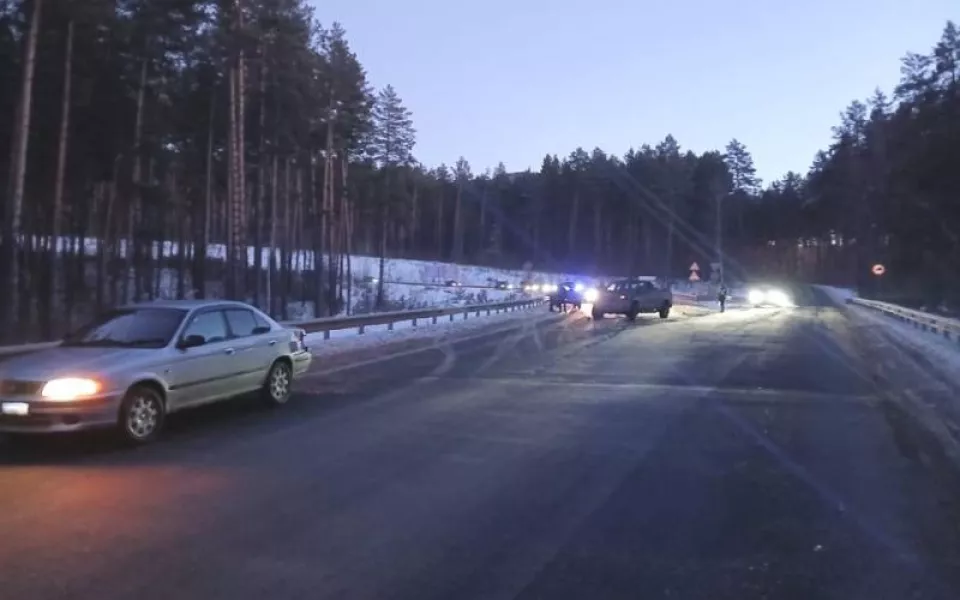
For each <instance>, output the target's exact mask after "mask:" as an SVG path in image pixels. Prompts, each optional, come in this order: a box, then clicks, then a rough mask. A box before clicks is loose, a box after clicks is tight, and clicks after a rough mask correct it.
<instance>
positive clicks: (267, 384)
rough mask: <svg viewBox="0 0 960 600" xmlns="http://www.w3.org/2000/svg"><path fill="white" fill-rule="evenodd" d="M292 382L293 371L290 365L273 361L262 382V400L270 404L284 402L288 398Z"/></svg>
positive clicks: (275, 404)
mask: <svg viewBox="0 0 960 600" xmlns="http://www.w3.org/2000/svg"><path fill="white" fill-rule="evenodd" d="M292 383H293V371H292V370H291V369H290V365H288V364H287V363H285V362H283V361H277V362H275V363H273V366H272V367H270V372H269V373H268V374H267V379H266V381H264V382H263V391H262V394H263V400H264V401H265V402H266V403H267V404H269V405H271V406H280V405H282V404H286V403H287V400H289V399H290V388H291V384H292Z"/></svg>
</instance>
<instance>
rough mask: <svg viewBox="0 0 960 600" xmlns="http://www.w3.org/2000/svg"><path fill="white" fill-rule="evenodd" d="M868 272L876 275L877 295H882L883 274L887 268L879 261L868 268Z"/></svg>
mask: <svg viewBox="0 0 960 600" xmlns="http://www.w3.org/2000/svg"><path fill="white" fill-rule="evenodd" d="M870 272H871V273H873V274H874V275H875V276H876V277H877V295H878V296H882V295H883V274H884V273H886V272H887V268H886V267H885V266H883V265H882V264H881V263H877V264H875V265H873V267H872V268H871V269H870Z"/></svg>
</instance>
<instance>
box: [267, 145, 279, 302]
mask: <svg viewBox="0 0 960 600" xmlns="http://www.w3.org/2000/svg"><path fill="white" fill-rule="evenodd" d="M278 175H279V164H278V160H277V155H276V154H274V155H273V176H272V177H271V178H270V241H269V244H268V248H267V251H268V252H269V257H268V258H269V260H268V262H267V289H266V293H267V312H268V314H270V315H271V316H272V315H274V314H276V313H275V312H274V311H275V309H274V306H273V277H274V274H275V273H276V270H277V269H276V264H277V250H276V248H277V221H278V217H279V215H278V212H277V207H278V203H277V180H278Z"/></svg>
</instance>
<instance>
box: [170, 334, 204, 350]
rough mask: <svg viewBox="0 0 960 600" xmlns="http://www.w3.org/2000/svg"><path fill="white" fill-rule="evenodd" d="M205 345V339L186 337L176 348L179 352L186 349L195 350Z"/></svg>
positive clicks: (193, 336) (199, 336)
mask: <svg viewBox="0 0 960 600" xmlns="http://www.w3.org/2000/svg"><path fill="white" fill-rule="evenodd" d="M206 343H207V340H206V338H204V337H203V336H202V335H197V334H193V335H188V336H186V337H185V338H183V339H182V340H180V343H179V344H177V348H179V349H181V350H186V349H187V348H196V347H197V346H202V345H204V344H206Z"/></svg>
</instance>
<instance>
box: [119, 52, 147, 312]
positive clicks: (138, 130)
mask: <svg viewBox="0 0 960 600" xmlns="http://www.w3.org/2000/svg"><path fill="white" fill-rule="evenodd" d="M146 87H147V61H146V59H144V60H142V61H141V63H140V82H139V88H138V90H137V117H136V123H135V124H134V129H133V153H132V156H133V198H132V201H131V202H130V206H129V208H128V210H127V236H126V240H125V241H124V267H123V279H122V283H121V289H122V290H123V301H124V302H127V301H129V300H130V277H131V276H132V277H133V280H134V292H133V297H134V299H135V300H136V301H138V302H139V301H140V299H141V292H142V290H141V289H140V285H139V283H140V247H141V246H140V243H139V240H138V237H139V236H138V235H137V227H138V226H139V224H140V221H141V219H140V210H141V203H140V200H141V199H140V172H141V164H140V163H141V160H142V157H141V156H140V150H141V149H140V145H141V136H142V134H143V105H144V101H145V95H146ZM131 273H132V275H131Z"/></svg>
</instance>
